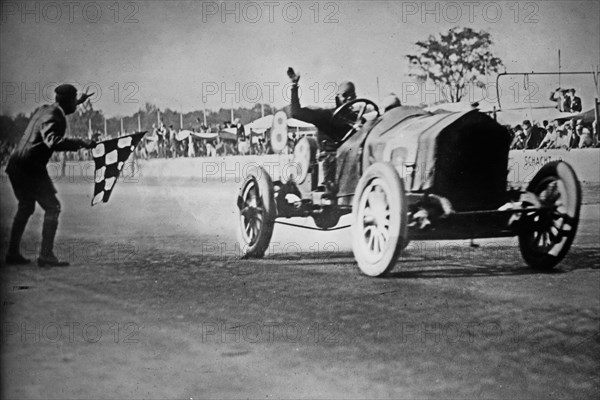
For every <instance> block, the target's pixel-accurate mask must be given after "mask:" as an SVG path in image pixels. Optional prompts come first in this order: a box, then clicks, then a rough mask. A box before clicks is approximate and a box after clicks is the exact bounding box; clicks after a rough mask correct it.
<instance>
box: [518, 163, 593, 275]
mask: <svg viewBox="0 0 600 400" xmlns="http://www.w3.org/2000/svg"><path fill="white" fill-rule="evenodd" d="M527 191H529V192H532V193H534V194H535V195H537V196H538V199H539V201H540V203H541V207H542V209H541V210H540V211H536V212H532V213H529V214H527V215H524V216H523V217H522V218H524V219H525V220H524V228H523V231H522V232H521V233H520V234H519V247H520V249H521V254H522V255H523V258H524V259H525V261H526V262H527V264H529V265H530V266H531V267H532V268H536V269H546V270H548V269H551V268H554V267H555V266H556V265H557V264H558V263H559V262H560V261H561V260H562V259H563V258H564V257H565V255H567V252H568V251H569V248H570V247H571V244H572V243H573V239H575V233H576V232H577V225H578V223H579V210H580V208H581V186H580V184H579V181H578V180H577V176H576V175H575V171H573V168H571V166H570V165H569V164H567V163H565V162H562V161H556V162H551V163H548V164H546V165H544V166H543V167H542V168H541V169H540V170H539V172H538V173H537V174H536V175H535V177H534V178H533V180H532V181H531V183H530V184H529V186H528V187H527Z"/></svg>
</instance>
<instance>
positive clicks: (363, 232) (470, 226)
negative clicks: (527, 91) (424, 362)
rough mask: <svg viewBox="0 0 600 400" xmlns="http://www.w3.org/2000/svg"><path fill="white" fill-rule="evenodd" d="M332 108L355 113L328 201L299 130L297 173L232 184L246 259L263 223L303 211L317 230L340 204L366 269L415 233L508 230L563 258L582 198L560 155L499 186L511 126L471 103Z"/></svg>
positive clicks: (379, 264)
mask: <svg viewBox="0 0 600 400" xmlns="http://www.w3.org/2000/svg"><path fill="white" fill-rule="evenodd" d="M342 108H343V109H342ZM367 110H370V112H366V111H367ZM340 115H345V116H346V120H347V119H348V118H347V116H348V115H352V116H357V118H356V120H355V121H354V122H353V123H349V124H348V126H349V133H348V135H347V136H346V137H345V138H344V139H343V140H342V141H341V142H340V143H339V147H338V150H337V183H338V186H339V190H338V192H337V199H335V200H334V201H331V200H330V199H328V198H325V197H324V196H323V193H324V189H323V185H322V181H323V178H322V173H321V170H322V168H320V166H319V153H318V146H317V143H316V141H315V139H314V138H308V137H307V138H303V139H302V140H300V141H299V142H298V144H297V146H296V149H295V151H294V162H295V163H296V165H297V166H298V168H297V170H298V171H297V173H295V174H291V175H290V176H288V177H284V178H283V179H282V180H279V181H275V182H273V181H271V179H270V177H268V175H267V176H266V177H265V178H264V179H260V181H262V182H260V181H259V179H258V178H257V177H252V176H251V177H249V178H248V179H247V181H246V182H245V183H244V185H243V186H242V189H241V191H240V196H239V197H238V206H239V208H240V218H241V225H240V227H241V229H240V231H241V233H242V234H241V244H242V245H243V246H245V249H246V250H245V254H246V255H247V256H249V257H260V256H262V255H263V254H264V249H265V248H266V247H265V241H266V245H268V241H269V240H270V237H271V234H272V224H274V223H276V222H280V221H281V222H282V223H283V221H282V220H283V219H288V218H293V217H312V218H313V219H314V221H315V225H316V226H317V227H318V228H319V229H325V230H326V229H338V228H339V227H338V226H337V225H338V222H339V219H340V217H341V216H342V215H345V214H349V213H352V221H353V222H352V226H351V230H352V237H353V252H354V255H355V258H356V259H357V262H358V264H359V267H360V269H361V271H362V272H363V273H365V274H367V275H371V276H379V275H383V274H385V273H386V272H389V271H390V270H391V269H392V268H393V267H394V265H395V263H396V260H397V258H398V256H399V254H400V252H401V250H402V249H403V248H404V247H406V245H407V244H408V242H409V241H410V240H414V239H419V240H426V239H473V238H479V237H499V236H514V235H517V236H519V241H520V247H521V252H522V254H523V256H524V258H525V260H526V261H527V262H528V263H529V264H530V265H531V266H533V267H537V268H541V269H544V268H546V269H547V268H552V267H554V266H555V265H556V264H558V262H559V261H560V260H561V259H562V258H563V257H564V256H565V254H566V252H567V251H568V249H569V247H570V245H571V243H572V240H573V238H574V236H575V231H576V228H577V223H578V218H579V208H580V203H581V188H580V185H579V182H578V180H577V177H576V175H575V173H574V171H573V169H572V168H571V167H570V166H569V165H568V164H566V163H563V162H559V163H556V162H555V163H550V164H548V165H546V166H544V167H543V168H542V169H541V170H540V171H539V172H538V175H536V177H534V179H533V180H532V181H531V183H530V184H529V186H528V188H527V190H521V189H519V188H508V185H507V175H508V153H509V146H510V136H509V133H508V131H507V130H506V129H505V128H504V127H503V126H502V125H500V124H498V123H497V122H496V121H495V120H494V119H492V118H491V117H490V116H488V115H486V114H484V113H482V112H480V111H478V110H477V109H473V110H470V111H466V112H436V113H430V112H427V111H425V110H423V109H421V108H418V107H396V108H393V109H391V110H389V111H386V112H385V113H383V114H380V113H379V110H378V109H377V106H376V105H375V104H374V103H373V102H370V101H369V100H366V99H359V100H354V101H353V102H351V104H346V105H344V106H342V107H340V109H338V110H337V111H336V113H335V114H334V117H333V118H339V117H340ZM369 115H370V116H371V118H368V116H369ZM263 174H266V171H265V172H263ZM248 185H250V186H252V187H254V188H255V189H253V190H256V193H255V194H254V195H249V193H250V192H249V191H248V187H249V186H248ZM261 204H262V205H261ZM267 208H268V209H267ZM259 209H261V210H262V211H261V212H262V215H261V218H262V219H261V224H262V225H261V227H262V228H261V229H258V230H256V229H255V233H256V235H254V238H253V235H252V232H251V234H249V235H248V234H244V232H246V233H248V232H249V231H248V227H249V226H250V225H252V224H248V221H249V220H248V219H247V218H246V217H247V216H249V215H251V214H252V215H257V214H256V213H255V211H256V210H259ZM288 224H289V223H288ZM269 226H270V227H269ZM263 228H264V229H263ZM253 229H254V228H253ZM263 233H264V234H265V235H263V236H261V234H263ZM267 236H268V239H267Z"/></svg>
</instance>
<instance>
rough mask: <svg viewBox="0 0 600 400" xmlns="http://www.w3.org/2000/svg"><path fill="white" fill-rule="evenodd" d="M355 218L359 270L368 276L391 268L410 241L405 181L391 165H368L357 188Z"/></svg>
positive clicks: (355, 246)
mask: <svg viewBox="0 0 600 400" xmlns="http://www.w3.org/2000/svg"><path fill="white" fill-rule="evenodd" d="M352 217H353V222H352V251H353V252H354V257H355V258H356V261H357V262H358V267H359V268H360V270H361V271H362V272H363V273H364V274H365V275H369V276H380V275H383V274H385V273H386V272H389V271H391V270H392V269H393V267H394V265H395V264H396V261H397V260H398V256H399V255H400V252H401V251H402V248H403V245H404V242H405V241H406V240H407V204H406V195H405V191H404V184H403V183H402V179H400V177H399V176H398V173H397V172H396V170H395V169H394V167H393V166H392V165H391V164H388V163H375V164H373V165H371V166H370V167H369V168H367V170H366V171H365V173H364V174H363V176H362V177H361V178H360V180H359V181H358V185H357V187H356V191H355V195H354V201H353V205H352Z"/></svg>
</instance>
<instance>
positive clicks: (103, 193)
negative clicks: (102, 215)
mask: <svg viewBox="0 0 600 400" xmlns="http://www.w3.org/2000/svg"><path fill="white" fill-rule="evenodd" d="M145 134H146V132H138V133H134V134H132V135H125V136H120V137H118V138H116V139H109V140H105V141H103V142H98V144H97V145H96V147H94V149H93V150H92V156H93V157H94V164H96V173H95V176H94V182H95V184H94V197H93V198H92V206H93V205H94V204H98V203H100V201H103V202H104V203H106V202H107V201H108V199H109V197H110V194H111V193H112V190H113V188H114V187H115V183H116V182H117V179H118V178H119V173H120V172H121V170H122V169H123V165H124V164H125V161H127V159H128V158H129V156H130V155H131V153H132V152H133V150H134V149H135V146H137V144H138V143H139V142H140V140H142V137H144V135H145Z"/></svg>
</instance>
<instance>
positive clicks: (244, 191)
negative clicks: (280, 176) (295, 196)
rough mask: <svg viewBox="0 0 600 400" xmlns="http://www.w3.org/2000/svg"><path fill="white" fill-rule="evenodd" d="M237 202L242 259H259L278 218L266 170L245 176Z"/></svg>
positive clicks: (271, 184) (265, 248)
mask: <svg viewBox="0 0 600 400" xmlns="http://www.w3.org/2000/svg"><path fill="white" fill-rule="evenodd" d="M237 203H238V208H239V210H240V227H239V229H238V240H239V243H240V246H241V251H242V256H243V257H246V258H249V257H251V258H260V257H262V256H263V255H264V254H265V251H266V250H267V248H268V247H269V242H270V241H271V236H272V235H273V226H274V224H275V217H276V209H275V207H276V206H275V196H274V191H273V182H272V181H271V177H270V176H269V174H268V173H267V171H265V169H264V168H259V169H258V170H257V171H256V173H254V172H253V173H250V174H249V175H248V176H247V177H246V179H245V181H244V183H243V184H242V187H241V188H240V193H239V195H238V201H237Z"/></svg>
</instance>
